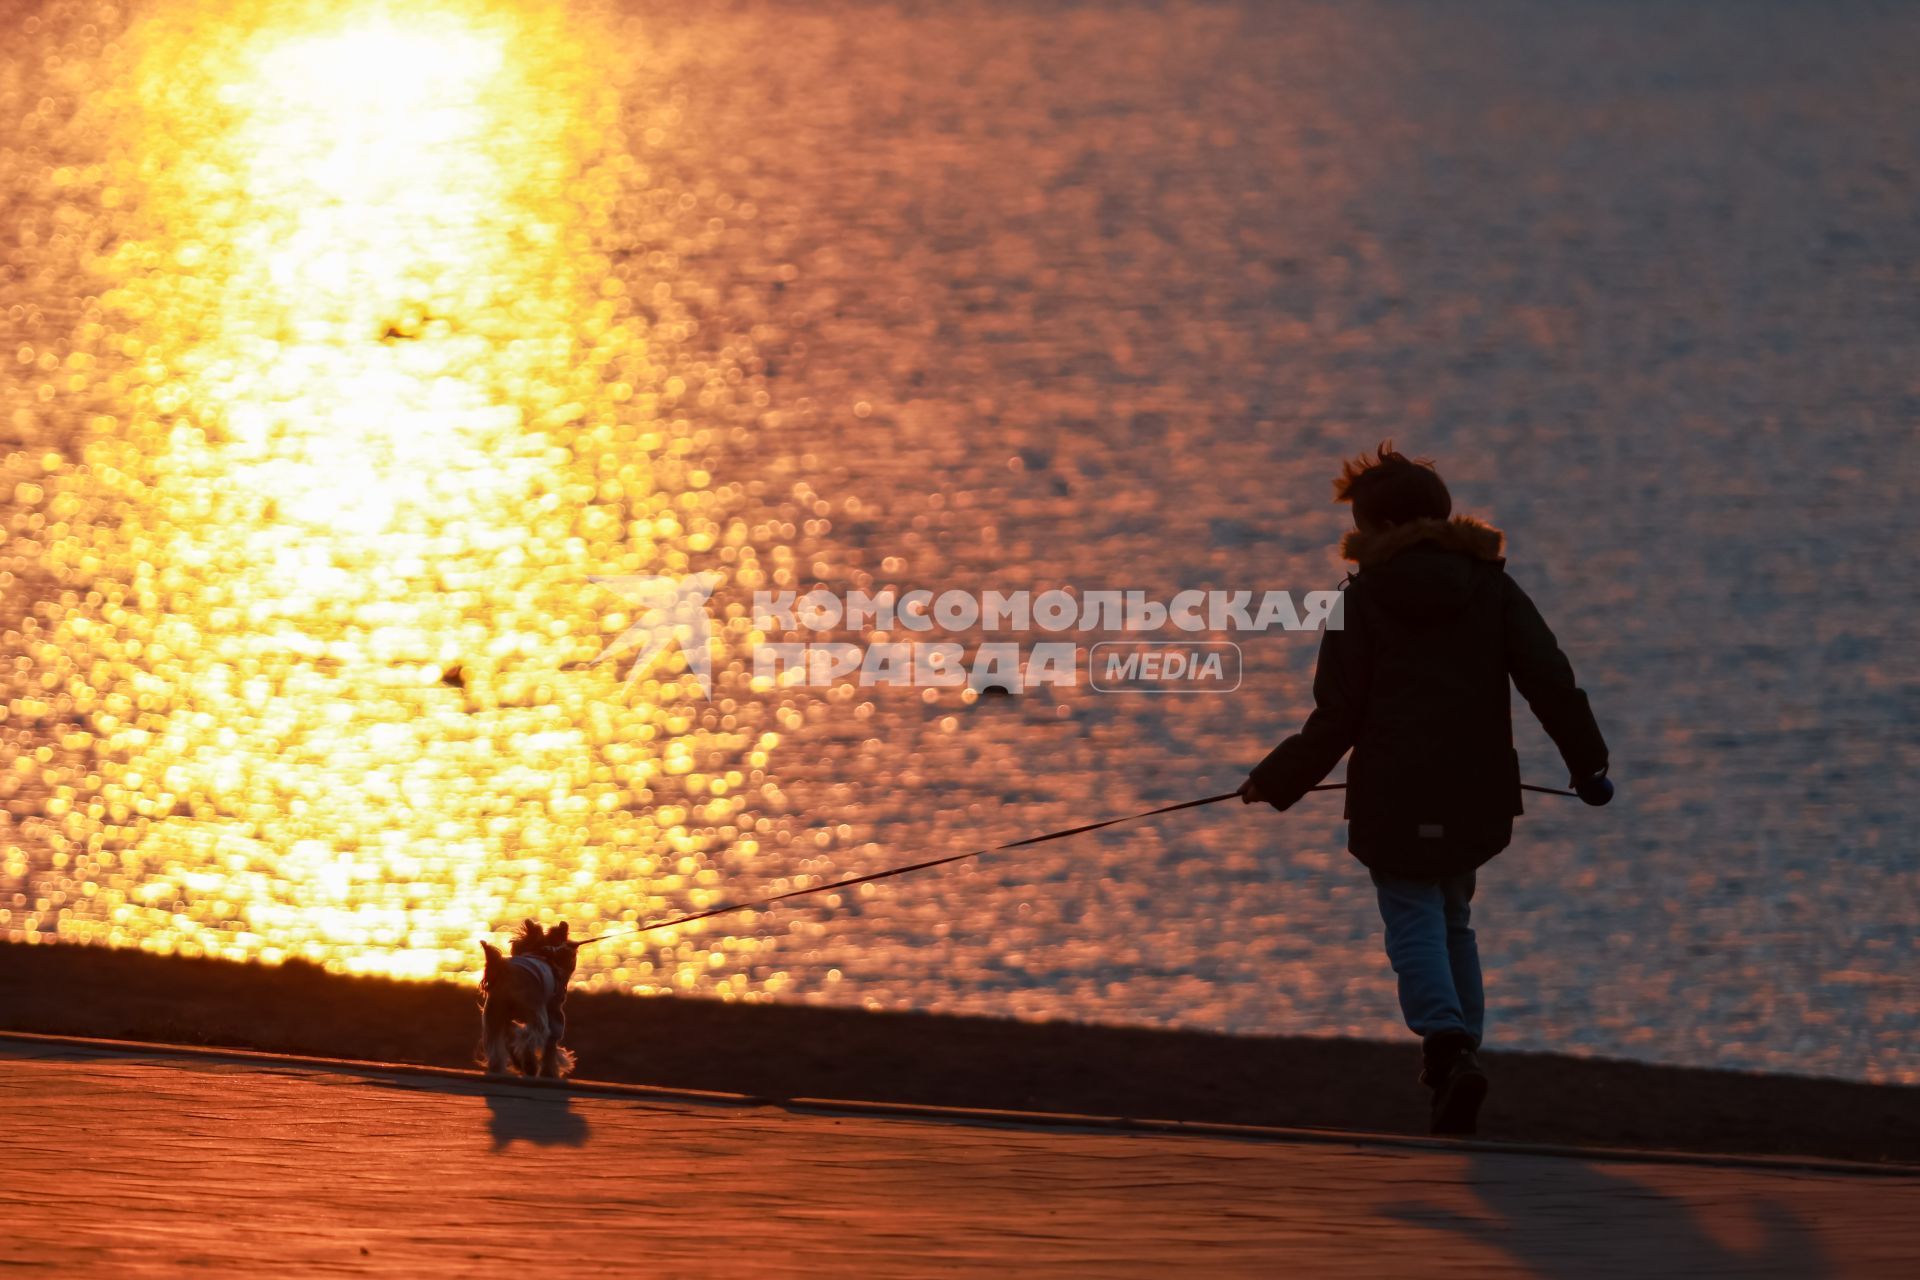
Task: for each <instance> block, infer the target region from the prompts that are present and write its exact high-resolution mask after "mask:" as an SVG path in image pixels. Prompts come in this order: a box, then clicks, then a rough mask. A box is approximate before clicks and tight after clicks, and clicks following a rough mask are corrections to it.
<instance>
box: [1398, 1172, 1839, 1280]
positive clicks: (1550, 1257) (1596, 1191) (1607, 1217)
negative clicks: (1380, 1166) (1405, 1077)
mask: <svg viewBox="0 0 1920 1280" xmlns="http://www.w3.org/2000/svg"><path fill="white" fill-rule="evenodd" d="M1464 1182H1465V1184H1466V1186H1467V1187H1468V1189H1469V1190H1471V1191H1472V1192H1473V1193H1474V1194H1475V1195H1476V1196H1478V1197H1479V1199H1480V1201H1481V1203H1482V1204H1483V1205H1484V1206H1485V1207H1486V1209H1487V1211H1488V1214H1487V1216H1486V1217H1481V1216H1476V1215H1469V1214H1463V1213H1458V1212H1455V1211H1453V1210H1451V1209H1444V1208H1440V1207H1438V1206H1436V1205H1433V1204H1431V1203H1424V1204H1423V1203H1420V1202H1417V1201H1415V1202H1409V1203H1404V1204H1399V1205H1390V1206H1387V1207H1385V1208H1383V1209H1382V1213H1383V1215H1384V1216H1386V1217H1388V1218H1391V1219H1394V1220H1395V1221H1399V1222H1405V1223H1409V1224H1412V1225H1415V1226H1422V1227H1431V1228H1435V1229H1437V1230H1441V1231H1449V1232H1452V1233H1454V1234H1455V1235H1458V1236H1461V1237H1463V1238H1465V1239H1467V1240H1471V1241H1473V1242H1474V1243H1476V1244H1480V1245H1484V1246H1486V1247H1488V1248H1490V1249H1499V1250H1503V1251H1504V1252H1506V1253H1507V1254H1508V1255H1510V1256H1511V1257H1512V1258H1513V1260H1514V1261H1515V1262H1517V1263H1519V1264H1521V1265H1522V1266H1524V1267H1526V1268H1527V1269H1528V1270H1530V1271H1531V1272H1533V1273H1534V1274H1535V1275H1540V1276H1546V1277H1550V1278H1551V1280H1589V1278H1590V1277H1594V1278H1597V1277H1602V1276H1623V1275H1633V1276H1689V1277H1691V1276H1722V1275H1724V1276H1736V1275H1739V1276H1744V1275H1777V1276H1824V1275H1827V1274H1829V1272H1830V1271H1831V1266H1830V1264H1829V1263H1828V1262H1827V1259H1826V1256H1825V1254H1824V1252H1823V1251H1822V1250H1821V1248H1820V1244H1819V1241H1818V1240H1816V1239H1815V1238H1814V1236H1813V1233H1812V1232H1811V1231H1809V1230H1808V1228H1807V1225H1806V1223H1805V1221H1804V1220H1803V1219H1802V1218H1800V1217H1799V1216H1798V1215H1796V1214H1795V1213H1794V1212H1793V1211H1792V1210H1791V1209H1789V1208H1788V1207H1787V1206H1786V1205H1785V1204H1784V1203H1782V1202H1780V1201H1778V1200H1773V1199H1768V1198H1761V1197H1754V1198H1753V1199H1752V1200H1751V1202H1750V1203H1749V1204H1748V1205H1747V1206H1746V1207H1747V1209H1748V1210H1749V1212H1750V1213H1751V1214H1752V1216H1753V1217H1754V1218H1755V1219H1757V1220H1758V1221H1759V1222H1760V1224H1761V1230H1762V1233H1763V1234H1762V1238H1761V1239H1760V1241H1759V1242H1758V1243H1757V1244H1755V1245H1754V1246H1753V1247H1752V1248H1750V1249H1734V1248H1729V1247H1728V1246H1726V1245H1724V1244H1722V1243H1721V1242H1720V1241H1719V1240H1716V1239H1715V1238H1714V1237H1713V1236H1712V1235H1711V1234H1709V1233H1708V1232H1707V1230H1706V1229H1705V1227H1704V1226H1703V1224H1702V1223H1701V1222H1700V1221H1699V1219H1698V1218H1696V1217H1695V1215H1694V1212H1693V1210H1692V1208H1691V1207H1690V1206H1689V1205H1688V1204H1687V1203H1686V1202H1685V1201H1683V1200H1680V1199H1678V1198H1676V1197H1674V1196H1671V1195H1667V1194H1664V1193H1662V1192H1660V1191H1658V1190H1655V1189H1654V1188H1652V1187H1649V1186H1647V1185H1646V1184H1645V1183H1642V1182H1639V1181H1636V1180H1635V1179H1633V1178H1632V1177H1630V1176H1625V1175H1616V1174H1613V1173H1609V1172H1606V1171H1604V1170H1602V1169H1600V1168H1598V1167H1596V1166H1595V1165H1592V1164H1589V1163H1587V1162H1586V1161H1584V1160H1578V1159H1571V1158H1564V1157H1557V1156H1517V1155H1502V1154H1496V1153H1492V1152H1475V1153H1473V1154H1472V1156H1471V1157H1470V1158H1469V1160H1468V1167H1467V1172H1466V1177H1465V1178H1464ZM1724 1198H1725V1197H1724V1194H1723V1195H1722V1196H1721V1197H1720V1199H1722V1201H1724Z"/></svg>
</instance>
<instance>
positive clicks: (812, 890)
mask: <svg viewBox="0 0 1920 1280" xmlns="http://www.w3.org/2000/svg"><path fill="white" fill-rule="evenodd" d="M1520 787H1521V789H1522V790H1525V791H1539V792H1542V793H1544V794H1546V795H1551V796H1574V797H1575V798H1578V796H1579V792H1577V791H1563V790H1561V789H1560V788H1559V787H1536V786H1534V785H1533V784H1532V783H1530V782H1523V783H1521V784H1520ZM1346 789H1347V784H1346V783H1344V782H1326V783H1322V784H1320V785H1319V786H1317V787H1308V788H1307V790H1308V791H1345V790H1346ZM1239 795H1240V793H1239V792H1238V791H1226V792H1222V793H1221V794H1220V795H1217V796H1207V797H1205V798H1203V799H1200V800H1182V801H1181V802H1180V803H1179V804H1170V805H1164V806H1162V807H1161V808H1158V809H1148V810H1147V811H1146V812H1144V813H1130V814H1127V815H1126V816H1125V817H1122V818H1107V819H1105V820H1104V821H1101V822H1089V823H1087V824H1086V825H1084V826H1079V827H1068V828H1067V829H1066V830H1064V831H1049V832H1047V833H1046V834H1045V835H1038V836H1028V837H1027V838H1026V839H1024V840H1009V841H1008V842H1007V843H1006V844H997V845H994V846H993V847H992V848H991V849H975V850H973V851H971V852H969V853H950V854H948V855H947V856H946V857H944V858H928V859H927V860H926V861H924V862H910V863H908V864H906V865H905V866H901V867H888V868H887V869H886V870H884V871H870V872H868V873H867V874H866V875H863V876H848V877H847V878H846V879H845V880H834V881H831V882H829V883H827V884H814V885H808V886H807V887H806V888H804V889H789V890H788V891H787V892H785V893H776V894H774V895H773V896H772V897H770V898H756V899H755V900H753V901H752V902H735V903H731V904H729V905H727V906H724V907H709V908H708V909H707V910H705V911H695V912H693V913H692V914H691V915H684V916H675V917H673V918H672V919H671V920H658V921H655V922H654V923H652V924H643V925H635V926H634V927H633V928H631V929H616V930H615V931H614V932H612V933H602V934H599V935H597V936H595V937H591V938H587V939H584V940H583V941H580V942H576V943H574V944H573V945H574V946H575V947H590V946H592V945H593V944H594V943H596V942H604V941H606V940H607V939H608V938H624V937H626V936H628V935H629V934H635V933H653V932H656V931H657V930H660V929H673V928H677V927H679V926H680V925H683V924H693V923H694V922H695V921H698V920H711V919H712V918H713V917H715V916H724V915H731V914H733V913H734V912H736V911H753V910H756V909H757V908H760V907H770V906H773V905H774V904H775V903H777V902H787V901H789V900H791V899H793V898H804V897H807V896H809V895H811V894H816V893H828V892H831V891H832V890H834V889H850V888H852V887H853V886H854V885H857V884H872V883H873V882H874V881H876V880H890V879H892V878H893V877H894V876H904V875H907V874H908V873H910V872H914V871H926V870H928V869H930V868H933V867H944V866H946V865H947V864H948V863H951V862H965V861H966V860H967V859H968V858H978V857H980V856H982V855H983V854H988V853H1003V852H1005V851H1006V850H1008V849H1022V848H1025V847H1026V846H1028V845H1033V844H1045V843H1047V841H1049V840H1064V839H1066V838H1067V837H1068V836H1078V835H1085V834H1086V833H1087V832H1089V831H1099V830H1101V829H1102V828H1104V827H1117V826H1119V825H1120V824H1121V823H1123V822H1138V821H1140V820H1141V819H1143V818H1157V817H1159V816H1160V815H1162V814H1166V813H1178V812H1180V811H1181V810H1182V809H1198V808H1199V807H1200V806H1201V805H1208V804H1219V803H1220V802H1221V801H1222V800H1234V799H1238V798H1239Z"/></svg>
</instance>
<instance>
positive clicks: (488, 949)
mask: <svg viewBox="0 0 1920 1280" xmlns="http://www.w3.org/2000/svg"><path fill="white" fill-rule="evenodd" d="M480 950H481V952H482V953H483V954H485V956H486V966H485V967H484V968H483V969H482V970H481V971H480V990H482V991H486V990H487V989H488V988H490V987H492V986H493V980H494V978H496V977H498V976H499V975H501V974H503V973H505V972H506V970H507V963H508V961H507V957H505V956H503V955H501V954H500V949H499V948H498V947H496V946H494V945H493V944H492V943H491V942H485V941H483V942H481V944H480Z"/></svg>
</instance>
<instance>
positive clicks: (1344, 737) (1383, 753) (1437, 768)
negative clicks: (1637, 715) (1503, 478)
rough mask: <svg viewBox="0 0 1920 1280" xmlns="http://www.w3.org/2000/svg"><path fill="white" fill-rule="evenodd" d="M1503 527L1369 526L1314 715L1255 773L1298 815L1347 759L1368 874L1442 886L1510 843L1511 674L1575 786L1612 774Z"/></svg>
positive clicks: (1352, 831)
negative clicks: (1514, 568) (1507, 557)
mask: <svg viewBox="0 0 1920 1280" xmlns="http://www.w3.org/2000/svg"><path fill="white" fill-rule="evenodd" d="M1503 541H1504V539H1503V536H1502V534H1501V533H1500V531H1499V530H1498V529H1494V528H1492V527H1490V526H1488V525H1485V524H1482V523H1481V522H1479V521H1477V520H1474V519H1471V518H1468V517H1464V516H1456V517H1455V518H1453V519H1452V520H1416V521H1412V522H1409V523H1407V524H1399V525H1392V526H1389V527H1388V528H1386V529H1384V530H1381V531H1378V532H1361V531H1359V530H1356V531H1354V532H1353V533H1350V534H1348V535H1347V538H1346V540H1345V541H1344V542H1343V543H1342V544H1341V552H1342V554H1343V555H1345V556H1346V557H1347V558H1348V559H1349V560H1354V561H1357V562H1358V563H1359V566H1360V567H1359V569H1358V571H1357V572H1356V573H1355V574H1354V575H1353V576H1352V577H1351V578H1349V579H1348V581H1347V586H1346V591H1345V593H1344V595H1343V605H1342V614H1343V615H1344V616H1343V618H1342V620H1343V623H1344V625H1343V626H1342V628H1341V629H1339V630H1334V629H1331V628H1329V629H1328V630H1327V632H1326V634H1325V637H1324V639H1323V640H1322V641H1321V645H1320V665H1319V669H1318V670H1317V671H1316V672H1315V674H1314V678H1313V701H1314V708H1313V714H1312V715H1310V716H1308V717H1307V723H1306V725H1305V726H1304V727H1303V728H1302V729H1301V730H1300V732H1298V733H1296V734H1294V735H1293V736H1292V737H1290V738H1288V739H1287V740H1286V741H1285V742H1282V743H1281V744H1280V745H1279V746H1278V747H1275V748H1274V749H1273V751H1272V753H1271V754H1269V755H1268V756H1267V758H1266V759H1264V760H1262V761H1261V762H1260V764H1259V765H1258V766H1257V767H1256V768H1255V769H1254V771H1253V780H1254V783H1255V785H1257V786H1258V787H1259V789H1260V793H1261V796H1262V797H1263V798H1264V799H1266V800H1268V801H1270V802H1271V803H1272V804H1273V805H1274V806H1275V807H1276V808H1281V809H1285V808H1287V807H1288V806H1290V805H1292V804H1293V803H1294V801H1296V800H1298V799H1299V798H1300V797H1301V796H1302V795H1304V794H1306V791H1307V789H1308V788H1309V787H1311V786H1313V785H1314V784H1315V783H1318V782H1319V781H1321V780H1322V779H1323V778H1325V777H1326V776H1327V774H1328V773H1329V772H1330V771H1331V770H1332V769H1333V766H1334V765H1336V764H1338V763H1339V761H1340V757H1341V756H1343V755H1345V754H1346V753H1347V751H1348V749H1349V748H1351V749H1352V751H1353V758H1352V760H1351V761H1349V762H1348V764H1347V810H1346V816H1347V820H1348V837H1347V846H1348V848H1349V849H1351V850H1352V852H1353V855H1354V856H1355V857H1357V858H1358V859H1360V861H1362V862H1364V863H1365V864H1366V865H1367V866H1369V867H1371V868H1373V869H1374V870H1377V871H1382V872H1385V873H1387V874H1390V875H1398V876H1405V877H1409V878H1414V879H1422V880H1433V879H1438V878H1440V877H1443V876H1450V875H1455V874H1458V873H1460V872H1463V871H1469V870H1471V869H1473V868H1474V867H1477V866H1479V865H1480V864H1481V863H1483V862H1485V861H1487V859H1489V858H1491V857H1493V856H1494V855H1495V854H1496V853H1499V852H1500V851H1501V850H1502V849H1504V848H1506V847H1507V842H1508V841H1509V840H1511V839H1512V837H1513V820H1514V818H1515V817H1516V816H1518V815H1519V813H1520V812H1521V805H1520V764H1519V757H1518V756H1517V755H1516V754H1515V753H1514V750H1513V717H1512V714H1511V710H1510V697H1509V694H1508V692H1507V682H1508V680H1509V678H1511V680H1512V681H1513V684H1514V686H1515V687H1516V688H1518V689H1519V690H1520V693H1521V696H1523V697H1524V698H1526V700H1527V705H1528V706H1530V707H1532V708H1533V712H1534V714H1535V715H1537V716H1538V717H1539V718H1540V723H1541V724H1542V725H1543V726H1544V727H1545V728H1546V731H1547V734H1548V736H1549V737H1551V738H1552V739H1553V741H1554V745H1555V746H1557V747H1559V748H1560V754H1561V756H1562V758H1563V759H1565V761H1566V763H1567V768H1568V769H1569V770H1570V771H1571V772H1572V774H1573V777H1574V779H1575V781H1578V780H1580V779H1584V778H1588V777H1591V776H1592V775H1593V774H1595V773H1598V772H1600V771H1601V770H1603V769H1605V768H1606V766H1607V745H1606V742H1605V741H1604V740H1603V739H1602V738H1601V736H1600V728H1599V726H1598V725H1597V724H1595V723H1594V719H1593V711H1592V709H1591V708H1590V707H1589V706H1588V705H1587V695H1586V694H1584V693H1582V692H1581V691H1580V689H1579V687H1578V686H1577V685H1575V684H1574V682H1573V668H1572V666H1571V665H1570V664H1569V663H1568V662H1567V659H1566V655H1565V654H1563V653H1561V652H1560V646H1559V644H1558V643H1557V642H1556V641H1555V640H1554V637H1553V632H1552V631H1550V630H1549V629H1548V628H1547V624H1546V622H1545V620H1544V619H1542V618H1541V616H1540V611H1539V610H1537V609H1535V608H1534V607H1533V601H1531V600H1529V599H1528V598H1527V595H1526V593H1525V592H1524V591H1522V590H1521V589H1520V587H1519V584H1517V583H1516V582H1514V580H1513V579H1512V578H1510V577H1508V576H1507V573H1506V569H1505V564H1506V562H1505V561H1504V560H1503V559H1502V558H1501V545H1502V542H1503Z"/></svg>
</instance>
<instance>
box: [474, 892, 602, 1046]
mask: <svg viewBox="0 0 1920 1280" xmlns="http://www.w3.org/2000/svg"><path fill="white" fill-rule="evenodd" d="M580 945H581V944H580V943H578V942H572V941H569V940H568V938H567V922H566V921H564V920H562V921H561V922H560V923H559V924H557V925H555V926H554V927H553V928H551V929H542V928H541V927H540V926H539V925H537V924H535V923H534V922H533V921H531V920H528V921H526V922H524V923H523V924H522V925H521V927H520V932H519V933H517V934H515V935H514V939H513V945H512V948H511V955H504V956H503V955H501V954H500V952H499V950H498V949H497V948H496V947H495V946H494V945H493V944H492V943H491V942H482V943H481V944H480V950H481V951H483V952H485V953H486V971H485V972H484V973H482V974H481V975H480V1045H479V1048H478V1049H477V1051H476V1053H475V1057H476V1059H477V1060H478V1061H479V1062H480V1063H482V1064H483V1065H484V1066H485V1067H486V1069H487V1074H488V1075H504V1074H505V1073H506V1070H507V1066H508V1064H509V1063H511V1064H512V1066H513V1067H514V1068H515V1069H516V1070H518V1071H519V1072H520V1074H521V1075H524V1076H545V1077H547V1078H549V1079H558V1078H559V1077H561V1076H564V1075H567V1074H568V1073H570V1072H571V1071H572V1070H573V1054H572V1052H571V1051H570V1050H567V1049H563V1048H561V1047H560V1037H561V1036H563V1035H565V1034H566V1032H567V1011H566V1004H567V983H568V982H570V981H572V980H573V966H574V961H575V960H576V959H578V953H579V950H580Z"/></svg>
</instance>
